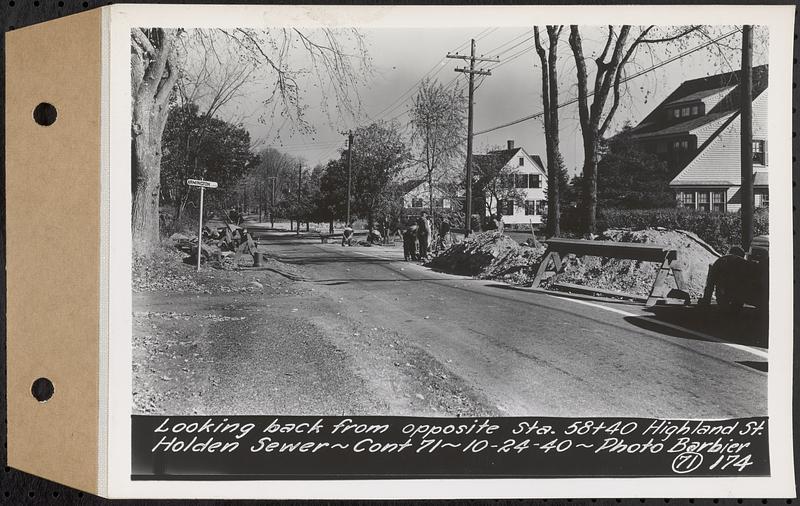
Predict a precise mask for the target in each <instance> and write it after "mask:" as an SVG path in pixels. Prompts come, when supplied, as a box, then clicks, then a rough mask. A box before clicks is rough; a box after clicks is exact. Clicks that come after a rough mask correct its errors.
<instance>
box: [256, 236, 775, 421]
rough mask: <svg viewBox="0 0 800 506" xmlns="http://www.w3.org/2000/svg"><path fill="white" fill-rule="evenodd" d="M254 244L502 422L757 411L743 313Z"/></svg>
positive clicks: (761, 363)
mask: <svg viewBox="0 0 800 506" xmlns="http://www.w3.org/2000/svg"><path fill="white" fill-rule="evenodd" d="M263 239H264V240H263V241H262V244H263V245H264V248H265V250H268V251H270V252H271V253H273V254H275V255H276V256H278V257H279V258H280V259H281V260H283V261H285V262H291V263H295V264H300V265H304V266H306V269H305V271H306V272H307V273H308V274H307V275H308V276H309V280H308V282H309V283H311V284H313V285H314V286H315V287H317V289H318V290H322V291H326V292H327V293H329V294H330V295H331V296H332V297H335V298H339V300H341V301H345V302H344V305H346V306H347V310H348V311H349V312H350V313H351V314H356V315H357V316H358V318H362V319H363V321H364V323H365V324H367V325H375V326H381V327H388V328H392V329H395V330H396V331H398V332H399V333H400V335H401V336H403V338H404V339H405V340H406V341H407V342H408V343H409V344H411V345H413V346H417V347H419V348H421V349H424V350H426V351H427V352H428V353H429V354H430V355H432V356H433V357H434V358H435V359H436V360H437V361H438V362H440V363H441V364H442V365H443V366H444V368H445V369H447V370H448V371H449V372H450V374H452V375H454V376H457V377H458V378H460V379H461V380H463V381H464V382H465V383H466V384H467V385H469V386H470V388H472V389H474V391H475V392H476V393H478V394H480V395H482V396H485V398H486V399H488V400H489V402H491V403H492V404H493V405H494V407H496V408H497V410H498V411H499V412H500V413H502V414H505V415H507V416H522V415H540V416H545V415H552V416H589V415H594V416H623V415H624V416H646V417H670V418H716V417H720V418H722V417H735V416H736V417H738V416H751V415H766V413H767V402H766V395H767V374H766V356H767V351H766V349H765V348H763V347H758V346H752V345H753V344H761V345H764V344H765V342H766V341H765V338H764V337H763V336H762V337H758V336H757V334H759V333H761V334H763V329H760V328H759V327H760V323H759V322H758V321H757V320H754V319H753V318H752V315H750V314H749V313H746V314H745V315H743V316H741V317H740V319H742V321H739V322H732V321H731V320H730V318H727V321H726V323H725V325H717V324H715V323H714V321H713V320H709V318H707V317H705V316H703V315H700V316H699V317H698V314H699V313H697V311H700V310H697V309H682V310H680V311H683V313H682V314H678V313H676V312H675V311H676V310H673V312H671V313H670V312H669V311H667V312H666V314H652V313H649V312H646V311H644V309H643V308H642V307H640V306H636V305H632V304H615V303H602V302H597V301H590V300H585V299H584V300H581V299H574V298H565V297H559V296H554V295H550V294H545V293H537V292H532V291H527V290H518V289H514V288H512V287H509V286H507V285H503V284H500V283H495V282H491V281H481V280H474V279H471V278H464V277H459V276H452V275H446V274H442V273H436V272H433V271H431V270H429V269H427V268H425V267H422V266H419V265H416V264H413V263H407V262H403V261H402V251H401V249H399V248H391V247H373V248H364V247H352V248H343V247H341V246H339V245H335V244H319V243H318V242H315V241H311V240H302V239H294V238H291V237H288V236H286V235H283V236H280V235H277V234H272V235H267V236H266V237H264V238H263ZM691 311H695V313H690V312H691ZM711 314H712V315H717V313H714V312H713V310H712V313H711ZM687 315H688V316H687ZM716 322H718V323H719V322H722V319H721V318H720V319H716ZM720 329H722V331H721V332H720ZM726 329H727V330H726ZM720 334H722V335H720ZM726 334H727V335H726Z"/></svg>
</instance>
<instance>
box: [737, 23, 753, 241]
mask: <svg viewBox="0 0 800 506" xmlns="http://www.w3.org/2000/svg"><path fill="white" fill-rule="evenodd" d="M741 74H742V77H741V79H740V83H739V88H740V89H741V92H740V99H741V101H742V103H741V108H742V113H741V145H742V150H741V151H742V186H741V189H740V190H739V191H740V192H741V195H742V249H744V250H745V251H747V250H749V249H750V243H751V242H752V241H753V207H754V206H755V204H754V201H753V200H754V199H753V27H752V26H751V25H744V26H743V27H742V72H741Z"/></svg>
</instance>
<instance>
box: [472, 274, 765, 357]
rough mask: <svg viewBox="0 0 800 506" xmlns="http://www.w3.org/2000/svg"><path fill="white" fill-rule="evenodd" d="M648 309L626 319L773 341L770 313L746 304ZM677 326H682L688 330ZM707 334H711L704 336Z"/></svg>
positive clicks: (673, 332) (652, 326)
mask: <svg viewBox="0 0 800 506" xmlns="http://www.w3.org/2000/svg"><path fill="white" fill-rule="evenodd" d="M487 286H489V287H491V288H499V289H501V290H509V291H530V290H527V289H524V288H519V287H515V286H511V285H505V284H501V283H495V284H490V285H487ZM541 293H546V294H548V295H552V296H554V297H562V298H574V299H580V300H589V301H595V302H601V303H602V304H605V305H612V304H616V305H623V306H627V307H629V308H631V309H630V311H631V312H636V311H637V310H641V309H642V306H641V305H635V307H631V305H632V303H631V302H630V301H623V300H615V299H604V300H602V301H598V298H597V297H583V296H580V295H575V294H568V295H566V294H563V293H560V292H553V293H551V292H544V291H542V292H541ZM646 311H647V313H644V314H642V315H635V316H625V317H624V318H623V320H624V321H625V322H626V323H628V324H630V325H633V326H634V327H638V328H641V329H644V330H647V331H650V332H655V333H658V334H662V335H668V336H672V337H679V338H682V339H691V340H695V341H707V342H716V341H725V342H729V343H733V344H741V345H745V346H757V347H759V348H765V349H766V348H767V347H768V344H769V332H768V331H769V325H768V324H769V321H768V318H766V313H763V314H762V313H761V312H759V311H758V310H756V309H755V308H749V307H745V308H743V309H742V310H741V311H739V312H738V313H729V312H726V311H724V310H723V309H721V308H719V307H718V306H716V305H712V306H661V307H659V306H655V307H652V308H648V309H646ZM648 313H649V314H648ZM676 327H681V328H682V329H685V330H681V329H680V328H676ZM703 335H707V336H709V337H708V338H704V337H703ZM745 365H748V366H749V367H753V368H754V369H758V368H759V367H761V366H754V365H749V364H745ZM759 370H761V369H759Z"/></svg>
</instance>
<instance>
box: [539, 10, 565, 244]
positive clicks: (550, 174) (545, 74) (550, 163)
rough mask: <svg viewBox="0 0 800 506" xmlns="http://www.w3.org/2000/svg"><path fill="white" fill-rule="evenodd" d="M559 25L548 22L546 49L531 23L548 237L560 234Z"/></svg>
mask: <svg viewBox="0 0 800 506" xmlns="http://www.w3.org/2000/svg"><path fill="white" fill-rule="evenodd" d="M560 33H561V27H559V26H553V25H548V26H547V34H548V38H549V41H550V46H549V48H548V50H547V51H545V49H544V47H543V46H542V44H541V41H540V39H539V28H538V27H534V37H535V45H536V52H537V53H538V54H539V60H540V61H541V64H542V105H543V109H544V132H545V146H546V148H545V149H546V154H547V230H546V234H547V236H548V237H557V236H559V235H561V226H560V217H561V203H560V196H559V187H558V182H559V177H560V175H561V174H560V172H561V151H560V148H559V142H558V74H557V71H556V59H557V49H558V47H557V45H558V37H559V35H560Z"/></svg>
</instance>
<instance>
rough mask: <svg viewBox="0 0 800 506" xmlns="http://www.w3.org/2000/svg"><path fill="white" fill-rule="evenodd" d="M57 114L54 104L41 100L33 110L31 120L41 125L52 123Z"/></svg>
mask: <svg viewBox="0 0 800 506" xmlns="http://www.w3.org/2000/svg"><path fill="white" fill-rule="evenodd" d="M57 116H58V111H56V108H55V106H54V105H53V104H48V103H47V102H42V103H41V104H39V105H37V106H36V109H34V110H33V120H34V121H35V122H36V123H38V124H40V125H42V126H50V125H52V124H53V123H55V122H56V117H57Z"/></svg>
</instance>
